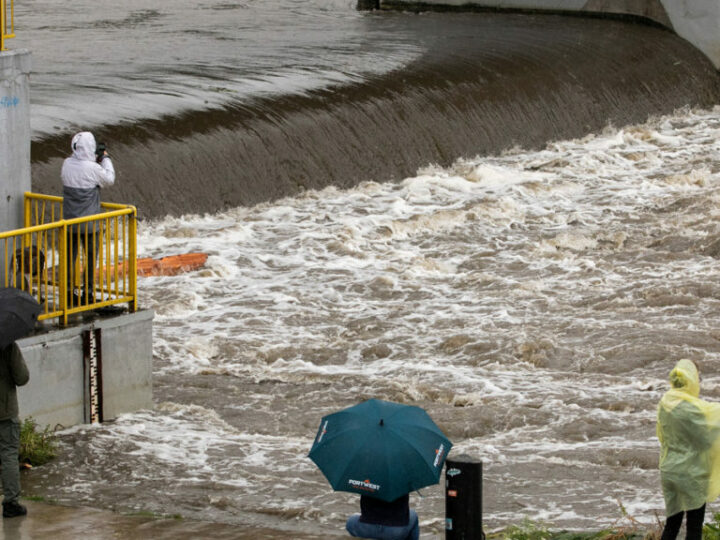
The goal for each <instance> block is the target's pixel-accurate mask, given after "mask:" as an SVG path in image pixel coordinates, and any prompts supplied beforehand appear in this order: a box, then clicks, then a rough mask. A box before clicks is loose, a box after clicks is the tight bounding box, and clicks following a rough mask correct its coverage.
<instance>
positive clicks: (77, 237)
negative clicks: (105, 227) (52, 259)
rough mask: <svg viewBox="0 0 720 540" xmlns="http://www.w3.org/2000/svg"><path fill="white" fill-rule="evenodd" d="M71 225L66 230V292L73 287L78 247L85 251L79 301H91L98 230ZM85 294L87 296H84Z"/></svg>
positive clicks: (69, 291)
mask: <svg viewBox="0 0 720 540" xmlns="http://www.w3.org/2000/svg"><path fill="white" fill-rule="evenodd" d="M85 227H86V226H80V227H77V226H76V227H72V228H71V229H68V232H67V253H68V274H67V290H68V293H71V291H72V290H73V289H74V288H75V260H76V259H77V257H78V254H79V253H80V249H82V250H83V252H85V275H84V276H82V278H81V280H80V283H81V288H82V289H83V290H84V293H83V295H82V299H81V301H82V302H83V303H85V302H86V301H88V302H92V301H93V300H94V298H95V264H96V262H97V254H98V248H99V245H100V231H98V230H95V231H94V232H93V226H92V225H87V233H86V232H85ZM86 295H87V298H86Z"/></svg>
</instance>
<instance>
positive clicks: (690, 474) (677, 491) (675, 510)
mask: <svg viewBox="0 0 720 540" xmlns="http://www.w3.org/2000/svg"><path fill="white" fill-rule="evenodd" d="M670 386H671V388H670V390H668V391H667V392H666V393H665V395H663V397H662V399H661V400H660V404H659V405H658V414H657V436H658V439H659V440H660V479H661V482H662V489H663V495H664V497H665V511H666V515H667V520H666V522H665V528H664V529H663V533H662V540H674V539H675V538H676V537H677V535H678V532H679V531H680V526H681V525H682V521H683V517H684V516H685V515H686V516H687V519H686V526H687V535H686V537H685V538H686V539H687V540H700V539H701V538H702V528H703V521H704V519H705V504H706V503H708V502H712V501H714V500H715V499H716V498H717V496H718V495H720V403H709V402H707V401H703V400H702V399H700V398H699V396H700V376H699V375H698V370H697V366H696V365H695V364H694V363H693V362H692V361H691V360H680V361H679V362H678V363H677V364H676V365H675V367H674V368H673V370H672V371H671V372H670Z"/></svg>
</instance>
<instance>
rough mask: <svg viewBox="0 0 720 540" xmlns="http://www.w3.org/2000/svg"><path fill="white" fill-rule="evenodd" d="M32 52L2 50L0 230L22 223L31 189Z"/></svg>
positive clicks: (0, 61) (0, 71)
mask: <svg viewBox="0 0 720 540" xmlns="http://www.w3.org/2000/svg"><path fill="white" fill-rule="evenodd" d="M29 77H30V51H27V50H17V51H3V52H0V232H5V231H8V230H11V229H17V228H20V227H21V226H22V210H23V193H24V192H25V191H30V136H31V131H30V84H29Z"/></svg>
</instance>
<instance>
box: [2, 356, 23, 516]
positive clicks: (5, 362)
mask: <svg viewBox="0 0 720 540" xmlns="http://www.w3.org/2000/svg"><path fill="white" fill-rule="evenodd" d="M29 379H30V374H29V372H28V368H27V366H26V365H25V361H24V360H23V358H22V356H21V355H20V354H13V346H12V345H10V346H8V347H5V348H3V349H0V466H1V467H2V476H1V478H2V487H3V495H4V499H3V503H2V506H3V517H4V518H11V517H16V516H24V515H25V514H27V509H26V508H25V507H24V506H23V505H21V504H20V503H19V502H18V498H19V497H20V464H19V463H18V451H19V449H20V419H19V417H18V412H19V411H18V401H17V389H16V387H18V386H23V385H24V384H26V383H27V382H28V380H29Z"/></svg>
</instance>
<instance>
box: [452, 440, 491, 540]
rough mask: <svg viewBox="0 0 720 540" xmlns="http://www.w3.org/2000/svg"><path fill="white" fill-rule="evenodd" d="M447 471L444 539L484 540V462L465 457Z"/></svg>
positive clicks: (453, 462) (454, 461) (455, 458)
mask: <svg viewBox="0 0 720 540" xmlns="http://www.w3.org/2000/svg"><path fill="white" fill-rule="evenodd" d="M445 467H446V469H445V539H446V540H484V538H485V533H483V530H482V461H480V460H479V459H475V458H472V457H470V456H468V455H466V454H463V455H460V456H457V457H454V458H452V459H450V458H448V459H447V460H446V461H445Z"/></svg>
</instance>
